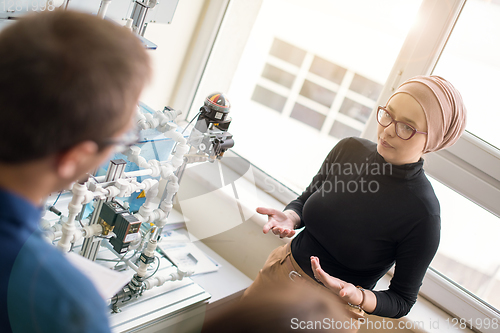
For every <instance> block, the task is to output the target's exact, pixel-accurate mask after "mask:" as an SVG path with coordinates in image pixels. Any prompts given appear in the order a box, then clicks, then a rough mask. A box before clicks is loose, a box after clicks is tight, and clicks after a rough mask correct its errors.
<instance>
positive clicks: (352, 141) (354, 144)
mask: <svg viewBox="0 0 500 333" xmlns="http://www.w3.org/2000/svg"><path fill="white" fill-rule="evenodd" d="M376 149H377V145H376V144H375V143H374V142H372V141H370V140H367V139H363V138H358V137H347V138H343V139H342V140H340V141H339V142H338V143H337V144H336V145H335V147H333V149H332V150H331V151H330V154H329V159H333V158H336V157H341V158H349V159H351V158H353V157H356V158H359V157H363V156H365V155H369V154H371V153H373V152H374V151H375V150H376Z"/></svg>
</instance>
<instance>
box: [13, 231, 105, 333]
mask: <svg viewBox="0 0 500 333" xmlns="http://www.w3.org/2000/svg"><path fill="white" fill-rule="evenodd" d="M26 286H29V288H26ZM8 297H9V317H10V319H11V321H12V324H13V325H15V326H16V327H19V328H23V329H28V328H30V327H32V326H30V325H33V324H34V323H36V324H37V325H38V326H39V327H40V328H41V331H43V332H45V331H54V332H59V331H60V330H59V329H60V328H61V327H68V328H78V327H81V328H82V329H81V330H80V331H82V332H93V331H95V332H109V325H108V320H107V312H108V310H107V308H106V304H105V302H104V300H103V299H102V298H101V296H100V295H99V294H98V292H97V290H96V288H95V287H94V285H93V284H92V283H91V282H90V281H89V280H88V279H87V278H86V277H85V276H84V275H83V274H82V273H81V272H80V271H78V270H77V269H76V268H75V267H74V266H73V265H72V264H71V263H70V262H69V261H68V260H67V259H66V258H65V256H64V254H63V253H61V252H60V251H59V250H58V249H57V248H55V247H54V246H52V245H50V244H48V243H47V242H45V241H44V240H43V239H42V238H41V237H40V235H32V237H30V238H29V239H28V240H27V242H26V243H25V245H24V247H23V248H22V250H21V251H20V252H19V255H18V258H17V259H16V262H15V264H14V267H13V269H12V274H11V277H10V280H9V296H8ZM22 308H30V309H32V311H31V313H30V316H28V317H27V316H25V315H23V316H20V315H19V313H18V312H19V311H21V309H22ZM11 310H12V311H11ZM20 313H22V312H20ZM11 314H12V315H11ZM56 319H57V320H56ZM70 331H72V330H71V329H68V332H70Z"/></svg>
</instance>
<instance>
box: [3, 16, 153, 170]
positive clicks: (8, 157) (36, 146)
mask: <svg viewBox="0 0 500 333" xmlns="http://www.w3.org/2000/svg"><path fill="white" fill-rule="evenodd" d="M150 73H151V69H150V60H149V56H148V54H147V53H146V50H145V48H144V46H143V45H142V43H141V42H140V40H139V39H138V38H137V37H136V36H135V35H133V34H132V32H130V31H127V29H125V28H123V27H121V26H119V25H117V24H115V23H112V22H108V21H106V20H102V19H99V18H97V17H95V16H92V15H89V14H84V13H79V12H73V11H63V10H56V11H53V12H42V13H36V14H31V15H28V16H25V17H23V18H21V19H19V21H18V22H16V23H14V24H12V25H11V26H9V27H7V28H5V29H4V30H3V31H2V32H1V33H0V115H1V120H2V126H1V128H2V129H1V130H0V161H1V162H4V163H20V162H26V161H30V160H35V159H39V158H43V157H46V156H49V155H50V154H53V153H57V152H60V151H64V150H65V149H68V148H70V147H72V146H74V145H75V144H78V143H79V142H82V141H85V140H93V141H96V142H101V141H102V140H105V139H107V138H109V137H111V136H113V135H114V134H115V133H116V132H118V131H119V130H121V129H122V128H123V127H124V126H125V125H126V123H127V122H128V121H129V120H130V116H131V112H133V111H134V110H135V108H136V103H137V100H138V98H139V95H140V93H141V90H142V88H143V87H144V85H145V84H146V82H147V81H148V80H149V77H150Z"/></svg>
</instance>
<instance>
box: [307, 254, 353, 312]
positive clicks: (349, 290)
mask: <svg viewBox="0 0 500 333" xmlns="http://www.w3.org/2000/svg"><path fill="white" fill-rule="evenodd" d="M311 267H312V271H313V273H314V277H315V278H316V280H318V281H320V282H321V283H323V284H324V285H325V287H327V288H328V289H330V290H331V291H333V293H334V294H336V295H339V296H340V297H341V298H342V299H344V300H345V301H346V302H349V303H351V304H355V305H358V304H360V303H361V302H362V301H363V292H362V291H361V290H359V289H358V288H356V286H355V285H353V284H352V283H348V282H345V281H342V280H341V279H337V278H336V277H333V276H331V275H329V274H328V273H326V272H325V271H324V270H323V269H322V268H321V266H320V264H319V258H318V257H311Z"/></svg>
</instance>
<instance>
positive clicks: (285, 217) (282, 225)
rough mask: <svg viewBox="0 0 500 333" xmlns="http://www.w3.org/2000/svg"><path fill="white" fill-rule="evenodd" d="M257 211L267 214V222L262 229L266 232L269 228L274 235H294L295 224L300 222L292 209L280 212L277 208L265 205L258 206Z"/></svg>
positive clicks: (281, 236)
mask: <svg viewBox="0 0 500 333" xmlns="http://www.w3.org/2000/svg"><path fill="white" fill-rule="evenodd" d="M257 213H259V214H263V215H267V223H266V224H265V225H264V228H263V229H262V231H263V232H264V233H265V234H267V233H268V232H269V230H271V231H272V232H273V233H274V234H275V235H278V236H280V238H283V237H292V236H293V235H295V230H294V229H295V226H296V225H298V224H299V223H298V222H300V221H299V220H300V218H299V216H298V215H297V213H295V212H294V211H292V210H286V211H284V212H280V211H279V210H276V209H272V208H265V207H258V208H257Z"/></svg>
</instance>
